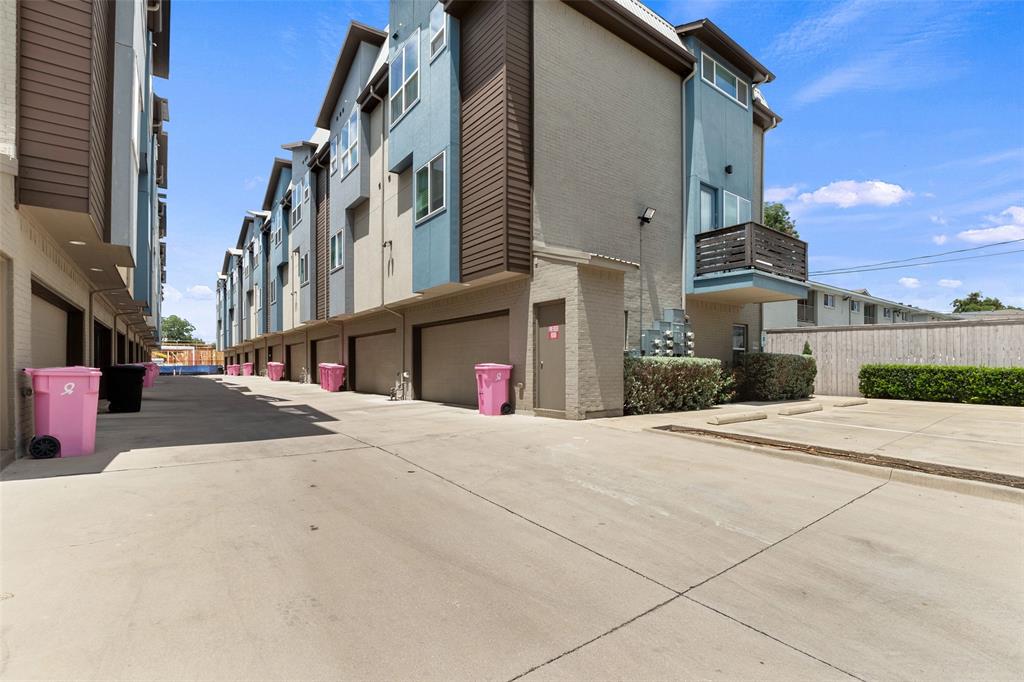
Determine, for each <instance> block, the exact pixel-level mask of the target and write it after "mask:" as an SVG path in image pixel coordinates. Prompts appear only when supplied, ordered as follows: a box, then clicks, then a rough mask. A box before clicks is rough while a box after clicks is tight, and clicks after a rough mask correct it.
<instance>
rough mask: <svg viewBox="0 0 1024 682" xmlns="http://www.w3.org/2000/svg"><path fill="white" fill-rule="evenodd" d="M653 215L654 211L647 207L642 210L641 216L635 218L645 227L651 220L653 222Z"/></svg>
mask: <svg viewBox="0 0 1024 682" xmlns="http://www.w3.org/2000/svg"><path fill="white" fill-rule="evenodd" d="M654 213H655V209H653V208H651V207H650V206H648V207H647V208H645V209H644V212H643V215H639V216H637V220H639V221H640V222H641V223H642V224H644V225H646V224H648V223H649V222H651V221H652V220H654Z"/></svg>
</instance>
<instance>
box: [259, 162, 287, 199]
mask: <svg viewBox="0 0 1024 682" xmlns="http://www.w3.org/2000/svg"><path fill="white" fill-rule="evenodd" d="M291 165H292V162H291V161H289V160H288V159H282V158H281V157H280V156H275V157H274V165H273V166H271V167H270V180H268V181H267V191H266V192H265V193H264V194H263V210H264V211H269V210H270V209H271V208H273V206H274V190H276V189H277V183H278V180H280V178H281V171H283V170H284V169H285V168H289V167H291Z"/></svg>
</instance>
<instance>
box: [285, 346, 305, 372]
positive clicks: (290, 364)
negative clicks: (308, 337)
mask: <svg viewBox="0 0 1024 682" xmlns="http://www.w3.org/2000/svg"><path fill="white" fill-rule="evenodd" d="M305 366H306V344H305V343H292V344H289V345H288V354H287V358H286V359H285V371H286V372H288V381H301V380H302V368H303V367H305Z"/></svg>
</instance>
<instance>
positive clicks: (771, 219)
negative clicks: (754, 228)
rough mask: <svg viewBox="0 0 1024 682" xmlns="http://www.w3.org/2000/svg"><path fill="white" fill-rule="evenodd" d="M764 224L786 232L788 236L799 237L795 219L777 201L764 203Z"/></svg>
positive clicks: (777, 230)
mask: <svg viewBox="0 0 1024 682" xmlns="http://www.w3.org/2000/svg"><path fill="white" fill-rule="evenodd" d="M764 225H765V227H770V228H771V229H773V230H775V231H776V232H781V233H783V234H788V235H789V236H790V237H796V238H797V239H799V238H800V234H799V233H798V232H797V231H796V221H795V220H793V217H792V216H791V215H789V211H787V210H786V207H785V206H783V205H782V203H781V202H779V201H768V202H766V203H765V205H764Z"/></svg>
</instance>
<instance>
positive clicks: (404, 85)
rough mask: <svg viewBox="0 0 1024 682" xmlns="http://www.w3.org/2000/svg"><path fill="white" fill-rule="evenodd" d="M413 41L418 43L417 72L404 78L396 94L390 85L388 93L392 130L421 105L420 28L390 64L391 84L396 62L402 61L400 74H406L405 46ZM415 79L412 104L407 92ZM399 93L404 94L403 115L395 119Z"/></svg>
mask: <svg viewBox="0 0 1024 682" xmlns="http://www.w3.org/2000/svg"><path fill="white" fill-rule="evenodd" d="M413 40H415V41H416V70H415V71H413V72H412V73H411V74H409V75H408V76H405V75H403V76H402V85H401V86H400V87H399V88H398V90H397V91H396V92H394V93H392V92H390V85H389V86H388V87H389V92H388V118H389V119H390V121H391V125H390V127H391V128H394V127H395V126H396V125H398V122H399V121H401V120H402V119H403V118H405V116H406V114H408V113H409V112H410V111H412V108H413V107H414V106H416V105H417V104H419V101H420V94H421V93H422V91H423V79H421V78H420V77H419V74H420V29H418V28H417V29H416V32H415V33H413V34H412V35H411V36H409V37H408V38H406V39H405V40H403V41H402V44H401V45H399V46H398V49H397V50H396V51H395V58H394V59H392V60H391V63H390V64H388V74H389V82H390V73H391V69H392V67H393V66H394V64H395V62H396V61H399V60H401V62H402V68H401V70H400V73H402V74H404V73H405V46H406V45H408V44H409V43H410V42H412V41H413ZM413 78H416V99H414V100H413V101H412V103H411V104H410V103H409V102H408V101H407V100H406V97H405V91H406V88H407V87H408V86H409V81H411V80H412V79H413ZM399 92H401V93H402V113H401V114H399V115H398V118H393V116H394V107H393V106H392V105H391V103H392V102H393V101H394V99H395V96H396V95H397V94H398V93H399Z"/></svg>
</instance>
